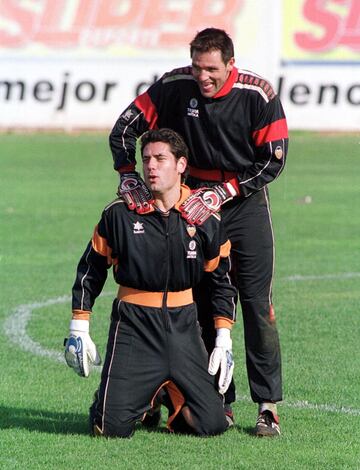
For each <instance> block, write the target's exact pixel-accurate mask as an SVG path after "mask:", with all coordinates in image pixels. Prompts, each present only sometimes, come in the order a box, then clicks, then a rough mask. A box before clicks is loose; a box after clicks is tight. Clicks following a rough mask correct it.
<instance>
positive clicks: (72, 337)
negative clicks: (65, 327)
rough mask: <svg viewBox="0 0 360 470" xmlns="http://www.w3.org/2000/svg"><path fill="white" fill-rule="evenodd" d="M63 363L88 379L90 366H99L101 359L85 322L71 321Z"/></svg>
mask: <svg viewBox="0 0 360 470" xmlns="http://www.w3.org/2000/svg"><path fill="white" fill-rule="evenodd" d="M64 343H65V344H64V346H65V361H66V363H67V365H68V366H69V367H71V368H72V369H74V371H75V372H76V373H77V374H78V375H80V376H81V377H88V376H89V374H90V365H91V364H94V365H97V366H98V365H100V364H101V358H100V355H99V353H98V351H97V349H96V346H95V344H94V343H93V341H92V339H91V338H90V335H89V322H88V321H87V320H71V322H70V332H69V338H65V342H64Z"/></svg>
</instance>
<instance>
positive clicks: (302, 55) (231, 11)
mask: <svg viewBox="0 0 360 470" xmlns="http://www.w3.org/2000/svg"><path fill="white" fill-rule="evenodd" d="M209 26H214V27H218V28H222V29H225V30H226V31H227V32H228V33H229V34H230V36H231V37H232V39H233V41H234V45H235V58H236V65H237V66H238V67H239V68H242V69H250V70H253V71H254V72H256V73H258V74H260V75H263V76H264V77H265V78H267V79H269V80H270V81H271V82H272V84H273V86H274V88H275V89H276V90H277V91H278V93H279V94H280V96H281V100H282V102H283V105H284V108H285V111H286V114H287V117H288V121H289V126H290V128H292V129H314V130H360V2H359V0H57V1H56V2H54V1H53V0H0V107H1V113H0V129H12V128H29V129H42V128H45V129H65V130H71V129H110V128H111V127H112V125H113V124H114V122H115V120H116V118H117V117H118V115H119V114H120V113H121V111H122V110H123V109H124V108H125V107H126V106H127V105H128V104H129V103H130V101H132V100H133V99H134V98H135V96H136V95H137V94H138V93H140V92H141V91H144V90H145V89H146V88H147V87H148V86H149V85H150V84H151V83H152V82H153V81H154V80H156V79H157V78H159V77H161V75H162V74H163V73H164V72H166V71H168V70H171V69H172V68H175V67H181V66H185V65H189V64H190V62H191V60H190V56H189V42H190V41H191V39H192V38H193V36H194V35H195V34H196V32H197V31H200V30H201V29H203V28H206V27H209Z"/></svg>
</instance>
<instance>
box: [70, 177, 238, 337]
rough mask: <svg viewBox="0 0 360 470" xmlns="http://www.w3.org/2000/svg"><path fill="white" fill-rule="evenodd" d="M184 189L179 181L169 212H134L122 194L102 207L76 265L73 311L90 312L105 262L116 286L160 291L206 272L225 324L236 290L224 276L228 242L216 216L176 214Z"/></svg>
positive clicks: (185, 285)
mask: <svg viewBox="0 0 360 470" xmlns="http://www.w3.org/2000/svg"><path fill="white" fill-rule="evenodd" d="M189 194H190V190H189V188H187V187H186V186H182V197H181V199H180V201H179V202H178V204H177V205H176V207H175V208H173V209H171V210H170V214H169V216H164V215H162V214H161V213H160V212H158V211H152V212H150V213H148V214H144V215H139V214H137V213H136V212H135V211H130V210H129V209H128V208H127V206H126V204H125V203H124V202H123V200H122V199H116V200H115V201H113V202H112V203H111V204H109V205H108V206H107V207H106V208H105V209H104V211H103V213H102V217H101V220H100V222H99V223H98V225H97V226H96V228H95V231H94V235H93V237H92V240H91V241H90V242H89V244H88V246H87V248H86V250H85V252H84V254H83V256H82V257H81V259H80V262H79V264H78V268H77V273H76V279H75V283H74V286H73V300H72V308H73V312H74V314H77V315H79V314H86V313H88V312H91V310H92V307H93V304H94V302H95V299H96V297H97V296H98V295H99V294H100V292H101V290H102V288H103V286H104V283H105V281H106V278H107V272H108V268H110V267H111V266H113V275H114V279H115V281H116V282H117V283H118V284H120V285H121V286H126V287H130V288H134V289H139V290H143V291H149V292H164V294H165V293H166V292H178V291H183V290H186V289H190V288H192V287H194V286H195V285H196V284H197V283H198V282H199V281H200V279H201V278H202V276H203V274H204V272H209V273H210V274H209V276H210V278H211V283H212V288H213V291H212V302H213V312H214V316H215V322H216V325H217V327H221V326H227V327H230V328H231V325H232V323H233V322H234V320H235V311H236V308H235V297H236V290H235V288H234V287H233V286H232V285H231V283H230V279H229V275H228V271H229V267H230V261H229V253H230V242H229V241H228V240H227V237H226V236H225V235H224V232H223V230H222V224H221V221H220V218H219V217H218V216H216V217H215V216H214V217H211V218H210V219H208V221H207V222H206V223H205V224H204V225H203V226H201V227H196V228H195V227H194V226H190V225H188V223H187V222H186V221H185V220H184V219H183V218H182V217H181V214H180V212H179V211H178V209H177V208H178V206H179V205H180V204H181V202H182V201H183V200H184V199H186V197H187V196H189Z"/></svg>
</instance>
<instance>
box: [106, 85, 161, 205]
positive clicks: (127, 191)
mask: <svg viewBox="0 0 360 470" xmlns="http://www.w3.org/2000/svg"><path fill="white" fill-rule="evenodd" d="M156 121H157V114H156V109H155V106H154V105H153V103H152V101H151V99H150V97H149V95H148V93H147V92H145V93H143V94H142V95H140V96H138V97H137V98H136V99H135V101H133V102H132V103H131V104H130V106H128V108H127V109H125V111H124V112H123V113H122V114H121V115H120V117H119V118H118V120H117V121H116V123H115V125H114V127H113V129H112V131H111V134H110V137H109V143H110V149H111V153H112V156H113V160H114V169H115V170H117V171H119V173H120V185H119V190H118V193H119V195H120V196H122V197H123V198H124V200H125V202H126V204H127V205H128V207H129V209H130V210H136V212H138V213H139V214H141V213H144V212H147V211H148V210H149V209H151V205H152V203H153V197H152V194H151V192H150V191H149V189H148V188H147V187H146V185H145V183H144V181H143V179H142V178H141V176H140V174H139V173H138V172H137V171H136V169H135V167H136V142H137V139H138V137H140V136H141V135H142V134H143V133H144V132H146V131H147V130H149V129H151V128H154V127H156Z"/></svg>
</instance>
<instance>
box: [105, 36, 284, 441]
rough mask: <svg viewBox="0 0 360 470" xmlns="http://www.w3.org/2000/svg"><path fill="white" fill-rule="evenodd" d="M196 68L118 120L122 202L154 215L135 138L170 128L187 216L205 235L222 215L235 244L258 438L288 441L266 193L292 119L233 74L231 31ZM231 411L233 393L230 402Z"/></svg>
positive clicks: (260, 84) (200, 45) (205, 51)
mask: <svg viewBox="0 0 360 470" xmlns="http://www.w3.org/2000/svg"><path fill="white" fill-rule="evenodd" d="M190 54H191V60H192V65H191V66H189V67H184V68H179V69H176V70H173V71H171V72H169V73H166V74H165V75H164V76H163V77H162V78H161V79H160V80H158V81H157V82H156V83H154V84H153V85H152V86H151V87H150V88H149V89H148V90H147V91H146V92H145V93H143V94H142V95H140V96H138V97H137V98H136V99H135V100H134V101H133V102H132V103H131V104H130V105H129V107H128V108H127V109H126V110H125V111H124V112H123V113H122V114H121V115H120V117H119V118H118V120H117V122H116V123H115V126H114V128H113V130H112V132H111V135H110V147H111V151H112V154H113V159H114V168H115V169H116V170H118V171H119V172H120V192H124V191H126V192H128V191H130V192H132V194H133V198H132V199H131V201H130V204H129V207H131V208H132V209H134V210H135V211H137V212H139V213H141V211H143V210H146V209H147V207H148V205H151V196H149V194H147V193H146V191H142V189H141V188H142V184H143V183H142V182H141V178H140V177H139V175H138V174H137V173H136V172H135V145H136V138H137V137H139V136H140V135H141V134H142V133H143V132H144V131H146V130H147V129H149V128H156V127H162V126H166V127H170V128H172V129H174V130H176V131H177V132H179V133H180V134H181V135H182V136H183V137H184V139H185V141H186V143H187V145H188V147H189V150H190V155H189V176H188V178H187V184H188V185H189V186H190V187H191V188H193V190H194V191H193V193H192V195H191V196H190V198H189V199H188V200H187V201H185V202H184V204H183V205H182V207H181V211H182V213H183V217H184V218H185V219H186V220H188V221H189V222H190V223H192V224H195V225H200V226H201V224H202V223H203V222H204V221H205V220H206V219H207V218H208V217H209V216H210V215H211V214H213V213H214V212H216V211H217V210H219V209H220V207H221V214H222V219H223V222H224V225H225V227H226V230H227V233H228V236H229V238H230V241H231V244H232V251H231V258H232V276H233V280H234V283H235V284H236V287H237V289H238V294H239V299H240V303H241V308H242V313H243V321H244V335H245V348H246V364H247V372H248V380H249V386H250V393H251V397H252V399H253V401H254V402H255V403H258V417H257V421H256V426H255V434H256V435H258V436H277V435H279V434H280V427H279V419H278V414H277V406H276V403H277V402H278V401H280V400H282V379H281V358H280V345H279V337H278V332H277V328H276V323H275V313H274V306H273V301H272V282H273V273H274V239H273V230H272V223H271V215H270V204H269V194H268V189H267V185H268V184H269V183H271V182H272V181H273V180H275V179H276V178H277V177H278V176H279V175H280V173H281V171H282V170H283V168H284V165H285V159H286V154H287V149H288V131H287V124H286V118H285V115H284V111H283V108H282V105H281V103H280V100H279V97H278V96H277V94H276V93H275V91H274V90H273V88H272V86H271V85H270V84H269V82H267V81H266V80H265V79H263V78H262V77H260V76H259V75H257V74H255V73H253V72H250V71H247V70H238V69H237V68H236V67H235V59H234V47H233V43H232V40H231V38H230V37H229V36H228V35H227V33H226V32H225V31H223V30H219V29H216V28H208V29H205V30H203V31H201V32H199V33H198V34H197V35H196V36H195V38H194V39H193V41H192V42H191V43H190ZM208 293H209V285H208V283H207V280H206V279H204V280H203V282H202V283H201V284H200V285H199V286H198V288H197V289H196V295H195V300H196V302H197V305H198V310H199V320H200V323H201V326H202V328H203V338H204V341H205V343H206V346H207V348H208V350H209V351H211V350H212V347H213V344H214V340H215V331H214V328H213V326H212V325H211V324H210V323H209V322H208V320H207V317H206V313H207V312H208V308H209V305H208ZM225 399H226V411H227V414H228V415H229V416H230V417H232V410H231V406H230V404H231V403H232V402H233V401H234V400H235V388H234V386H233V384H232V386H231V387H230V388H229V390H228V392H227V394H226V397H225Z"/></svg>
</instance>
